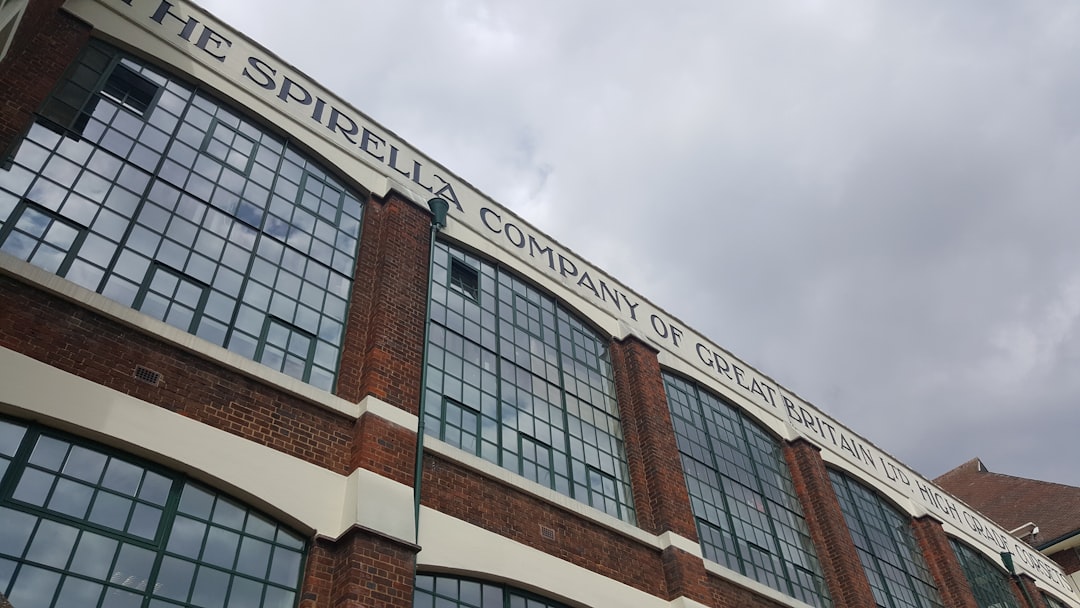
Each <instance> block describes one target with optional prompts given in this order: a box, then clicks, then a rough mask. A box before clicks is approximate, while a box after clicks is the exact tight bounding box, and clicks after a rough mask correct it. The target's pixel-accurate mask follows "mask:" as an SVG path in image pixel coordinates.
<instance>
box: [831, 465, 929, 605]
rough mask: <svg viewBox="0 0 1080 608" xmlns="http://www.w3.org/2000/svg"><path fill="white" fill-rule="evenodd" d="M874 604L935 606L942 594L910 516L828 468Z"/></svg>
mask: <svg viewBox="0 0 1080 608" xmlns="http://www.w3.org/2000/svg"><path fill="white" fill-rule="evenodd" d="M829 479H831V480H832V484H833V489H834V490H835V491H836V497H837V498H838V499H840V509H841V510H842V511H843V512H844V520H845V521H846V522H847V525H848V530H850V531H851V537H852V539H853V540H854V541H855V548H856V549H857V550H858V552H859V560H860V561H861V562H862V565H863V570H864V571H865V572H866V577H867V578H868V579H870V587H871V588H872V589H873V590H874V599H875V600H877V605H878V606H882V607H884V608H909V607H910V608H938V607H940V606H942V603H941V596H940V594H939V593H938V590H937V587H935V586H934V582H933V579H932V577H931V576H930V571H929V570H928V569H927V567H926V560H925V559H924V558H923V555H922V552H921V551H920V550H919V546H918V543H916V541H915V536H914V534H913V533H912V531H911V521H910V519H909V518H908V517H907V516H905V515H904V514H902V513H901V512H900V511H897V510H896V509H895V508H894V507H893V506H892V505H890V504H888V503H887V502H885V501H884V500H883V499H882V498H881V497H879V496H878V495H877V494H875V493H874V492H873V491H871V490H870V489H869V488H867V487H866V486H863V485H862V484H860V483H858V482H857V481H854V480H853V479H851V478H850V477H848V476H846V475H844V474H842V473H840V472H838V471H834V470H830V471H829Z"/></svg>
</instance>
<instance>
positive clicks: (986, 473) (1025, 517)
mask: <svg viewBox="0 0 1080 608" xmlns="http://www.w3.org/2000/svg"><path fill="white" fill-rule="evenodd" d="M934 482H935V483H937V484H938V485H939V486H941V487H942V488H943V489H944V490H946V491H948V492H949V493H951V494H953V495H954V496H956V497H957V498H959V499H960V500H962V501H964V502H966V503H967V504H968V505H970V506H971V507H974V508H975V509H976V510H978V511H979V512H981V513H982V514H983V515H986V516H987V517H989V518H990V519H992V520H994V521H995V522H997V523H998V524H999V525H1001V526H1002V527H1003V528H1005V529H1006V530H1015V529H1016V528H1019V527H1021V526H1024V524H1027V523H1029V522H1032V523H1034V524H1035V525H1036V526H1038V528H1039V534H1038V536H1036V537H1034V538H1032V536H1031V526H1027V527H1025V528H1024V529H1022V530H1017V531H1016V536H1017V537H1019V538H1021V539H1023V540H1025V541H1027V542H1028V543H1029V544H1031V545H1032V546H1034V547H1036V548H1042V547H1048V546H1050V545H1053V544H1055V543H1057V542H1058V541H1059V540H1063V539H1065V538H1067V537H1069V536H1073V535H1074V534H1077V533H1080V488H1077V487H1073V486H1067V485H1064V484H1060V483H1052V482H1049V481H1039V480H1037V479H1027V478H1024V477H1013V476H1012V475H1003V474H1001V473H993V472H991V471H990V470H989V469H987V468H986V465H984V464H983V462H982V460H980V459H978V458H972V459H971V460H969V461H967V462H965V463H964V464H962V465H960V466H958V467H956V468H955V469H953V470H951V471H949V472H948V473H945V474H943V475H941V476H940V477H938V478H937V479H935V480H934Z"/></svg>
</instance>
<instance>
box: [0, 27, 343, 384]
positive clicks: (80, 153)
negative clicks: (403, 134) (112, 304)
mask: <svg viewBox="0 0 1080 608" xmlns="http://www.w3.org/2000/svg"><path fill="white" fill-rule="evenodd" d="M361 211H362V208H361V204H360V199H358V198H357V197H356V195H354V194H353V193H352V192H350V191H349V190H348V189H347V188H346V187H345V186H344V185H343V184H341V183H340V182H339V181H337V180H336V179H335V178H334V177H333V176H331V175H329V174H328V173H327V172H326V171H325V170H324V169H323V168H322V167H320V166H319V164H318V163H316V162H314V161H312V160H311V159H309V158H307V157H306V156H305V155H303V154H302V153H300V152H298V151H297V150H296V149H294V147H293V146H292V145H291V144H289V143H288V142H286V141H285V140H283V139H281V138H280V137H278V136H276V135H274V134H272V133H270V132H269V131H267V130H266V129H264V128H262V127H260V126H259V125H257V124H256V123H254V122H252V121H250V120H247V119H245V118H243V117H242V116H240V115H238V114H236V113H234V112H233V111H232V110H230V109H229V108H228V107H227V106H225V105H223V104H222V103H220V102H218V101H217V100H216V99H214V98H213V97H211V96H209V95H207V94H206V93H204V92H202V91H200V90H198V89H196V88H193V87H191V86H189V85H187V84H185V83H183V82H182V81H179V80H177V79H174V78H171V77H168V76H166V75H164V74H163V73H161V72H160V71H158V70H156V69H153V68H151V67H149V66H146V65H144V64H142V63H140V62H139V61H136V60H134V59H132V58H129V57H126V56H124V55H122V54H121V53H120V52H119V51H117V50H116V49H114V48H112V47H110V46H107V45H105V44H103V43H101V42H97V41H94V42H91V43H90V44H89V46H88V47H87V48H86V49H85V51H84V52H83V53H82V55H81V56H80V58H79V59H78V60H77V61H76V62H75V64H74V65H72V66H71V68H70V69H69V70H68V73H67V75H66V77H65V79H64V80H62V81H61V83H60V84H59V85H58V87H57V90H56V91H55V92H54V93H53V95H52V97H50V98H49V99H48V100H47V101H46V102H45V104H44V106H43V107H42V110H41V118H40V119H39V121H38V122H37V123H36V124H34V125H33V127H32V128H31V129H30V132H29V134H28V135H27V137H26V138H25V139H24V140H23V141H22V142H21V143H20V145H19V149H18V152H17V153H16V155H15V157H14V161H13V163H12V164H11V166H10V167H8V168H6V169H0V250H3V251H4V252H7V253H9V254H11V255H13V256H16V257H18V258H20V259H22V260H25V261H28V262H30V263H32V264H34V265H36V266H39V267H41V268H43V269H45V270H47V271H49V272H52V273H55V274H57V275H60V276H62V277H65V278H67V279H68V280H69V281H72V282H74V283H77V284H79V285H81V286H83V287H85V288H87V289H90V290H92V291H96V292H98V293H100V294H103V295H105V296H107V297H109V298H111V299H113V300H116V301H117V302H120V303H121V304H124V305H125V306H130V307H132V308H135V309H138V310H140V311H142V312H144V313H146V314H148V315H150V316H153V317H156V318H157V319H160V320H162V321H164V322H166V323H168V324H170V325H173V326H175V327H177V328H179V329H181V330H183V331H186V332H190V333H193V334H195V335H197V336H199V337H201V338H204V339H206V340H209V341H210V342H212V343H214V344H217V345H219V346H224V347H226V348H228V349H229V350H231V351H233V352H236V353H238V354H240V355H243V356H245V357H248V358H251V359H254V360H256V361H260V362H262V363H263V364H265V365H268V366H270V367H272V368H273V369H275V370H278V371H281V372H284V373H286V374H289V375H290V376H293V377H295V378H298V379H300V380H303V381H305V382H308V383H310V384H313V385H315V386H317V387H319V388H322V389H325V390H331V389H332V388H333V385H334V380H335V376H336V374H337V366H338V359H339V358H340V352H341V344H342V334H343V328H344V323H345V316H346V304H347V301H348V298H349V294H350V290H351V285H352V276H353V267H354V265H355V258H356V250H357V243H358V239H359V236H360V217H361Z"/></svg>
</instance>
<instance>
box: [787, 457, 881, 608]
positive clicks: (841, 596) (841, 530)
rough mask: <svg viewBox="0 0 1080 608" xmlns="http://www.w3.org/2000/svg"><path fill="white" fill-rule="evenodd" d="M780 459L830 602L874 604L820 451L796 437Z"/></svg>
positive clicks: (853, 606) (860, 607)
mask: <svg viewBox="0 0 1080 608" xmlns="http://www.w3.org/2000/svg"><path fill="white" fill-rule="evenodd" d="M784 458H785V459H786V460H787V463H788V468H790V469H791V478H792V481H794V483H795V492H796V494H798V496H799V502H800V503H801V504H802V508H803V512H804V513H805V515H806V524H807V527H808V528H809V529H810V538H811V540H813V541H814V545H815V546H816V547H817V554H818V560H819V561H820V562H821V570H822V572H823V573H824V575H825V582H826V583H827V584H828V586H829V592H830V594H832V599H833V605H834V606H836V608H865V607H866V606H873V605H875V601H874V592H873V590H871V588H870V581H869V580H867V578H866V573H865V572H864V571H863V568H862V563H861V562H860V561H859V554H858V551H857V550H856V549H855V541H853V540H852V539H851V532H849V531H848V527H847V522H846V521H844V513H843V512H842V511H841V510H840V501H839V500H838V499H837V498H836V493H835V492H834V491H833V487H832V482H830V481H829V475H828V472H827V471H826V469H825V461H823V460H822V459H821V451H820V450H819V448H818V447H817V446H815V445H813V444H811V443H810V442H809V441H807V440H805V439H796V440H795V441H791V442H788V443H787V444H786V445H785V446H784Z"/></svg>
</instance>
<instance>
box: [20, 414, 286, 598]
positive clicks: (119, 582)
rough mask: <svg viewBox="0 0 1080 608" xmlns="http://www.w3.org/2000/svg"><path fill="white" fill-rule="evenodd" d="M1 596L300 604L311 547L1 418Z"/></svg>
mask: <svg viewBox="0 0 1080 608" xmlns="http://www.w3.org/2000/svg"><path fill="white" fill-rule="evenodd" d="M0 521H2V522H4V525H3V526H0V593H2V594H4V595H5V596H7V598H8V599H9V600H10V601H11V603H12V604H13V605H15V606H24V605H25V606H49V607H54V608H66V607H79V608H82V607H85V606H101V607H110V608H112V607H119V608H127V607H138V606H142V605H144V603H145V602H146V601H149V602H150V604H149V605H150V606H160V607H163V608H164V607H174V606H207V605H216V606H222V605H228V606H280V607H282V608H284V607H291V606H294V605H295V603H296V597H297V593H298V591H299V585H300V573H301V566H302V563H303V557H304V550H305V543H304V540H303V539H302V538H301V537H300V536H298V535H296V534H295V533H293V532H291V531H289V530H287V529H285V528H284V527H282V526H280V525H278V524H277V523H275V522H274V521H272V520H270V519H268V518H266V517H265V516H263V515H260V514H259V513H257V512H255V511H253V510H251V509H248V508H246V507H244V506H243V505H241V504H239V503H236V502H234V501H232V500H231V499H229V498H227V497H225V496H223V495H220V494H217V493H215V492H213V491H211V490H208V489H206V488H203V487H201V486H199V485H196V484H194V483H192V482H189V481H187V480H185V479H184V478H182V477H180V476H178V475H175V474H173V473H170V472H168V471H163V470H159V469H157V468H156V467H153V466H149V465H146V464H143V463H140V462H139V461H137V460H135V459H131V458H128V457H126V456H124V455H122V454H116V453H114V452H112V451H110V450H108V449H106V448H103V447H101V446H99V445H96V444H93V443H89V442H85V441H82V440H77V439H73V438H70V437H68V436H66V435H62V434H59V433H54V432H52V431H50V430H48V429H44V428H41V427H38V426H36V425H27V424H24V423H22V422H18V421H15V420H10V419H3V418H0Z"/></svg>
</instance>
